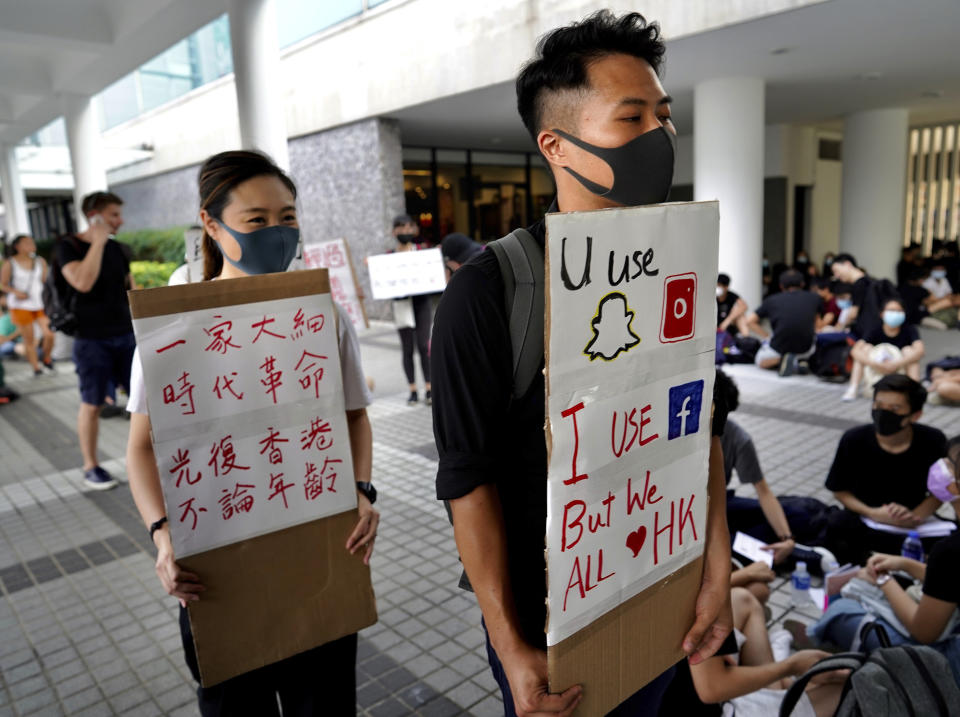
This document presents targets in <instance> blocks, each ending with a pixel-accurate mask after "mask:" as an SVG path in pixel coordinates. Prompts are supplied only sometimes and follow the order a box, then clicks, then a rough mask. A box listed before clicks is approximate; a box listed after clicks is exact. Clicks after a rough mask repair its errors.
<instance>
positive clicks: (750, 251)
mask: <svg viewBox="0 0 960 717" xmlns="http://www.w3.org/2000/svg"><path fill="white" fill-rule="evenodd" d="M764 100H765V88H764V83H763V80H762V79H759V78H756V77H724V78H720V79H714V80H706V81H705V82H701V83H700V84H699V85H697V86H696V87H695V88H694V91H693V191H694V198H695V199H696V200H697V201H701V200H708V199H719V200H720V271H721V272H723V273H726V274H729V275H730V278H731V279H732V283H731V288H732V289H733V290H734V291H736V292H737V293H738V294H739V295H740V296H742V297H743V300H744V301H746V302H747V305H748V306H750V307H751V308H756V307H757V306H758V305H759V303H760V299H761V297H762V276H761V274H762V268H763V151H764V148H763V145H764ZM715 279H716V277H712V278H711V277H704V278H703V280H702V281H703V285H704V287H705V288H710V287H712V286H713V282H714V280H715ZM711 290H712V289H711Z"/></svg>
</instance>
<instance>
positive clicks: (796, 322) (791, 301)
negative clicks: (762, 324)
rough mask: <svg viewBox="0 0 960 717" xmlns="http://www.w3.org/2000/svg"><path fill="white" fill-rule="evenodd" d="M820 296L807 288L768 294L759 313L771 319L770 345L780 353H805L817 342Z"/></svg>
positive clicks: (760, 315)
mask: <svg viewBox="0 0 960 717" xmlns="http://www.w3.org/2000/svg"><path fill="white" fill-rule="evenodd" d="M820 304H821V300H820V297H819V296H817V295H816V294H814V293H811V292H809V291H804V290H803V289H796V290H791V291H781V292H780V293H779V294H774V295H773V296H768V297H767V298H766V299H764V300H763V303H762V304H760V308H759V309H757V316H759V317H760V318H766V319H770V325H771V327H773V336H772V337H771V338H770V347H771V348H772V349H773V350H774V351H776V352H777V353H781V354H784V353H787V352H790V353H805V352H807V351H809V350H810V347H811V346H813V339H814V334H815V332H816V322H817V312H818V311H819V310H820Z"/></svg>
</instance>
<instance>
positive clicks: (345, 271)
mask: <svg viewBox="0 0 960 717" xmlns="http://www.w3.org/2000/svg"><path fill="white" fill-rule="evenodd" d="M303 261H304V263H306V265H307V267H309V268H310V269H326V270H327V272H329V276H330V296H332V297H333V300H334V301H336V302H337V303H338V304H340V306H341V307H343V310H344V311H345V312H346V314H347V316H349V317H350V321H351V322H352V323H353V327H354V328H355V329H356V330H357V331H362V330H363V329H366V328H369V323H368V321H367V310H366V309H365V308H364V306H363V301H361V300H360V294H359V292H358V290H357V287H358V286H359V284H358V283H357V275H356V274H355V273H354V271H353V261H352V260H351V257H350V247H349V246H348V245H347V243H346V242H345V241H344V240H343V239H333V240H332V241H325V242H319V243H316V244H306V245H305V246H304V247H303Z"/></svg>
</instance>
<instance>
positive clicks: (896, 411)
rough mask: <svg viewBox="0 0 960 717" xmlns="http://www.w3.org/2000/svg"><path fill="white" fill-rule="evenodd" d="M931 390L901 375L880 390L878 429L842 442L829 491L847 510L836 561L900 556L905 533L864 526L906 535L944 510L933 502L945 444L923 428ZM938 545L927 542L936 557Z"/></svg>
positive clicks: (832, 542)
mask: <svg viewBox="0 0 960 717" xmlns="http://www.w3.org/2000/svg"><path fill="white" fill-rule="evenodd" d="M926 398H927V391H926V389H925V388H924V387H923V386H921V385H920V384H919V383H918V382H917V381H914V380H913V379H912V378H910V377H908V376H904V375H902V374H891V375H889V376H884V377H883V378H881V379H880V380H879V381H878V382H877V383H876V384H875V385H874V387H873V412H872V416H873V423H872V424H867V425H864V426H858V427H856V428H851V429H850V430H848V431H847V432H846V433H844V434H843V437H842V438H841V439H840V443H839V445H838V446H837V452H836V455H835V456H834V459H833V464H832V465H831V466H830V472H829V474H828V475H827V480H826V483H825V485H826V487H827V488H828V489H830V490H832V491H833V495H834V497H835V498H836V499H837V500H838V501H840V503H841V504H842V505H843V507H844V508H845V509H846V510H844V511H841V512H840V513H838V514H837V515H836V516H834V517H833V518H831V522H830V525H829V528H828V531H827V540H826V547H827V548H828V549H829V550H830V551H831V552H833V554H834V555H836V557H837V560H838V561H839V562H840V563H841V564H843V563H845V562H849V563H854V564H860V565H862V564H864V563H865V562H866V560H867V558H868V557H869V556H870V553H871V551H880V552H885V553H898V552H900V546H901V544H902V543H903V538H904V535H903V533H902V532H899V533H891V532H885V531H883V530H877V529H874V528H871V527H869V526H868V525H867V524H866V523H865V522H864V521H863V519H864V518H867V519H870V520H871V521H873V522H875V523H884V524H886V525H891V526H895V527H896V528H901V529H905V530H908V529H911V528H915V527H916V526H917V525H919V524H920V523H922V522H923V521H924V520H926V519H927V518H928V517H930V516H931V515H933V512H934V511H935V510H936V509H937V507H938V506H939V505H940V501H938V500H937V499H936V498H933V497H931V496H929V495H928V494H927V472H928V471H929V469H930V466H931V465H933V464H934V463H935V462H936V461H937V460H939V459H940V457H941V456H943V455H944V453H945V450H946V437H945V436H944V435H943V433H942V432H941V431H939V430H937V429H936V428H933V427H931V426H926V425H923V424H921V423H918V421H919V420H920V416H921V415H922V412H923V404H924V402H925V401H926ZM936 541H937V538H924V539H923V543H924V549H925V550H926V551H928V552H929V550H930V548H932V547H933V544H934V543H935V542H936Z"/></svg>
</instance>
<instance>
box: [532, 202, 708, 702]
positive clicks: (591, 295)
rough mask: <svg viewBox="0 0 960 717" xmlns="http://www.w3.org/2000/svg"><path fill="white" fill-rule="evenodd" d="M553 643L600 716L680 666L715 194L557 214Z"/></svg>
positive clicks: (552, 251) (703, 432)
mask: <svg viewBox="0 0 960 717" xmlns="http://www.w3.org/2000/svg"><path fill="white" fill-rule="evenodd" d="M546 222H547V266H546V282H547V304H548V306H547V318H548V324H547V331H546V354H547V364H546V365H547V417H548V419H547V445H548V451H549V469H548V481H549V482H548V489H547V494H548V509H547V510H548V512H547V574H548V575H547V578H548V580H547V582H548V615H549V616H548V623H547V645H548V663H549V670H550V681H551V689H552V690H556V691H559V690H562V689H564V688H566V687H568V686H569V685H571V684H574V683H581V684H583V685H584V701H583V703H582V706H581V707H580V708H579V709H578V714H579V713H582V714H585V715H601V714H606V713H607V712H608V711H609V710H610V709H612V708H613V707H615V706H616V705H617V704H619V703H620V702H621V701H622V700H624V699H626V698H627V697H629V696H630V695H631V694H633V693H634V692H635V691H636V690H637V689H639V688H640V687H642V686H643V685H644V684H646V683H647V682H649V681H650V680H651V679H652V678H654V677H656V676H657V675H658V674H659V673H660V672H662V671H663V670H664V669H666V668H667V667H669V666H670V665H672V664H674V663H675V662H677V660H679V659H680V658H681V656H682V652H681V650H680V645H681V641H682V638H683V636H684V635H685V633H686V631H687V630H688V629H689V627H690V626H691V625H692V624H693V607H694V600H695V598H696V595H697V591H698V587H699V582H700V573H701V570H700V565H701V561H700V560H699V558H700V556H701V555H702V553H703V548H704V540H705V529H706V514H707V492H706V491H707V475H708V468H707V465H708V457H709V449H710V435H711V426H710V423H711V421H710V419H711V405H712V395H713V378H714V361H713V358H714V342H715V339H714V335H715V332H716V320H715V317H716V301H715V299H714V291H713V286H714V282H715V280H716V274H717V249H718V232H719V217H718V212H717V204H716V203H715V202H705V203H690V204H673V205H662V206H652V207H640V208H634V209H616V210H603V211H596V212H578V213H568V214H550V215H548V216H547V220H546Z"/></svg>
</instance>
